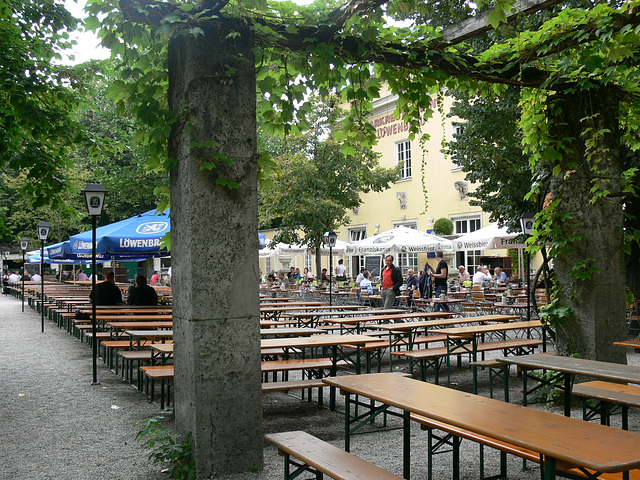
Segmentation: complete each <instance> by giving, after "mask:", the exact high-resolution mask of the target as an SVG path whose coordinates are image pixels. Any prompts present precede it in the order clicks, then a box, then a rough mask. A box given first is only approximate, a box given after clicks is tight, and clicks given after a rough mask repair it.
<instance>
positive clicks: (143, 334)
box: [124, 329, 173, 350]
mask: <svg viewBox="0 0 640 480" xmlns="http://www.w3.org/2000/svg"><path fill="white" fill-rule="evenodd" d="M124 333H126V334H127V335H128V336H129V349H130V350H133V349H134V348H135V349H136V350H140V342H141V341H143V340H151V341H152V342H156V341H160V342H164V341H166V340H169V339H173V330H128V329H127V330H125V331H124Z"/></svg>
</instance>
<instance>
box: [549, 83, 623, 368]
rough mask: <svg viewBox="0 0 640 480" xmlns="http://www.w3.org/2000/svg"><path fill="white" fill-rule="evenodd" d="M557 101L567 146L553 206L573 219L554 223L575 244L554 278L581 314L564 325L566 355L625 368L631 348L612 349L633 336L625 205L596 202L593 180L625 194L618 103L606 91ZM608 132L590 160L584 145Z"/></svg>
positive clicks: (615, 199) (560, 133)
mask: <svg viewBox="0 0 640 480" xmlns="http://www.w3.org/2000/svg"><path fill="white" fill-rule="evenodd" d="M550 101H551V102H552V105H551V106H550V109H549V111H550V112H552V113H550V115H552V116H553V118H552V119H551V121H550V134H551V137H552V138H553V139H554V140H556V141H557V142H559V143H560V144H562V145H563V146H564V147H567V148H565V149H562V150H559V151H560V153H561V154H562V155H563V157H562V160H561V161H560V163H561V166H562V173H561V174H560V175H559V176H554V177H553V180H552V184H551V191H552V195H553V199H554V200H555V199H558V198H560V199H562V202H561V203H560V205H559V206H558V209H557V211H556V212H555V213H556V214H561V213H567V214H570V216H569V217H568V218H561V219H558V218H557V217H556V218H557V219H556V220H555V221H554V225H553V227H554V228H555V229H558V231H559V232H560V234H559V235H558V236H557V237H556V240H557V238H561V237H564V238H565V239H568V240H569V243H568V245H567V248H564V249H563V250H562V252H561V253H560V254H559V255H557V256H556V257H555V263H554V269H555V279H556V281H557V283H558V285H559V286H560V287H561V290H560V293H559V302H560V305H562V306H568V307H571V309H573V312H574V314H573V315H572V316H571V317H570V318H568V319H563V320H562V321H561V327H560V328H559V330H558V349H559V353H561V354H565V355H567V354H571V353H578V354H579V355H580V357H581V358H588V359H596V360H602V361H609V362H617V363H626V356H625V351H624V349H621V348H620V347H615V346H614V345H613V342H614V341H616V340H620V339H624V338H625V334H626V323H625V283H624V279H625V274H624V261H623V231H622V220H623V215H622V213H623V210H622V199H621V197H620V196H609V197H605V198H600V199H598V200H597V201H595V202H594V203H593V204H592V202H591V201H592V198H593V194H592V193H590V189H591V188H592V186H593V185H594V182H599V184H600V189H601V190H609V191H610V192H611V193H613V194H617V193H619V192H620V188H621V187H620V185H621V162H622V159H621V158H620V150H619V145H618V143H619V142H618V139H619V132H618V100H617V99H616V98H615V96H614V95H611V93H610V92H607V89H605V88H594V89H592V90H590V91H583V92H575V93H567V92H559V93H558V94H557V95H555V96H553V97H550ZM554 109H556V110H554ZM554 111H555V112H556V113H555V114H554V113H553V112H554ZM587 128H592V130H591V131H587ZM605 129H607V130H608V133H603V134H601V135H597V138H596V146H595V149H596V152H597V153H596V154H595V155H594V156H592V158H588V150H587V146H586V145H587V144H586V143H585V140H590V139H593V138H594V135H595V134H596V132H603V131H604V130H605ZM574 238H575V239H574ZM581 263H584V269H583V270H582V271H586V270H589V269H591V270H592V273H591V274H590V276H588V275H587V278H585V279H581V278H577V277H576V276H575V275H572V274H571V273H570V272H571V271H572V269H574V268H575V267H576V266H577V265H579V264H581Z"/></svg>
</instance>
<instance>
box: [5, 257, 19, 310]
mask: <svg viewBox="0 0 640 480" xmlns="http://www.w3.org/2000/svg"><path fill="white" fill-rule="evenodd" d="M9 253H11V252H9V250H4V251H3V252H2V273H4V263H5V262H6V261H8V260H9ZM8 277H9V264H7V278H8ZM5 287H7V285H5ZM7 291H8V290H4V289H3V290H2V293H6V292H7ZM22 311H23V312H24V309H23V310H22Z"/></svg>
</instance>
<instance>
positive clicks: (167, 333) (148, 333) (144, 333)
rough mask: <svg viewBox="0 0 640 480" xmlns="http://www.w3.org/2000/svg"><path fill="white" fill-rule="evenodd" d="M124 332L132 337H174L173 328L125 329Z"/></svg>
mask: <svg viewBox="0 0 640 480" xmlns="http://www.w3.org/2000/svg"><path fill="white" fill-rule="evenodd" d="M124 333H126V334H127V335H129V336H130V337H132V338H134V337H135V338H148V339H150V340H153V339H156V338H170V337H173V330H125V331H124Z"/></svg>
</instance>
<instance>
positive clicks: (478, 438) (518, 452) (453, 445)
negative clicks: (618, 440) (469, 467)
mask: <svg viewBox="0 0 640 480" xmlns="http://www.w3.org/2000/svg"><path fill="white" fill-rule="evenodd" d="M411 419H412V420H413V421H416V422H418V423H419V424H420V428H422V429H423V430H427V431H428V433H429V439H428V447H427V450H428V456H429V458H428V462H427V464H428V474H427V479H428V480H433V455H435V454H440V453H447V452H450V451H452V452H453V455H454V458H456V457H457V456H458V455H459V448H460V442H461V441H462V440H463V439H466V440H471V441H473V442H475V443H477V444H478V445H479V446H480V462H479V466H480V478H481V479H485V478H487V477H485V475H484V447H490V448H494V449H496V450H498V451H499V452H500V474H499V475H496V476H495V477H489V478H506V477H507V455H514V456H516V457H519V458H522V459H523V460H525V461H527V460H529V461H532V462H534V463H537V464H539V463H541V459H540V454H539V453H538V452H535V451H533V450H529V449H527V448H523V447H519V446H516V445H513V444H511V443H508V442H505V441H502V440H497V439H495V438H492V437H491V436H488V435H482V434H479V433H474V432H471V431H469V430H466V429H464V428H460V427H457V426H455V425H450V424H448V423H444V422H441V421H438V420H435V419H431V418H427V417H423V416H421V415H416V414H413V413H412V414H411ZM433 430H439V431H441V432H444V433H445V435H443V436H437V435H435V434H434V433H433ZM434 437H435V438H436V439H435V442H434ZM441 447H443V448H447V450H442V451H438V450H439V449H440V448H441ZM611 448H615V446H614V445H612V446H611ZM452 463H453V468H454V478H460V476H459V468H460V463H459V462H456V461H455V460H454V461H453V462H452ZM556 468H557V469H558V471H559V472H564V473H565V474H570V475H572V476H575V477H580V478H589V476H588V474H587V473H585V471H583V470H582V469H579V468H576V467H574V466H572V465H568V464H566V463H564V462H561V461H557V462H556ZM587 472H589V473H593V472H590V471H589V470H587ZM597 478H598V479H602V480H613V479H617V480H622V479H623V475H622V474H621V473H601V474H600V475H598V477H597ZM629 479H640V470H631V471H629Z"/></svg>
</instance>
